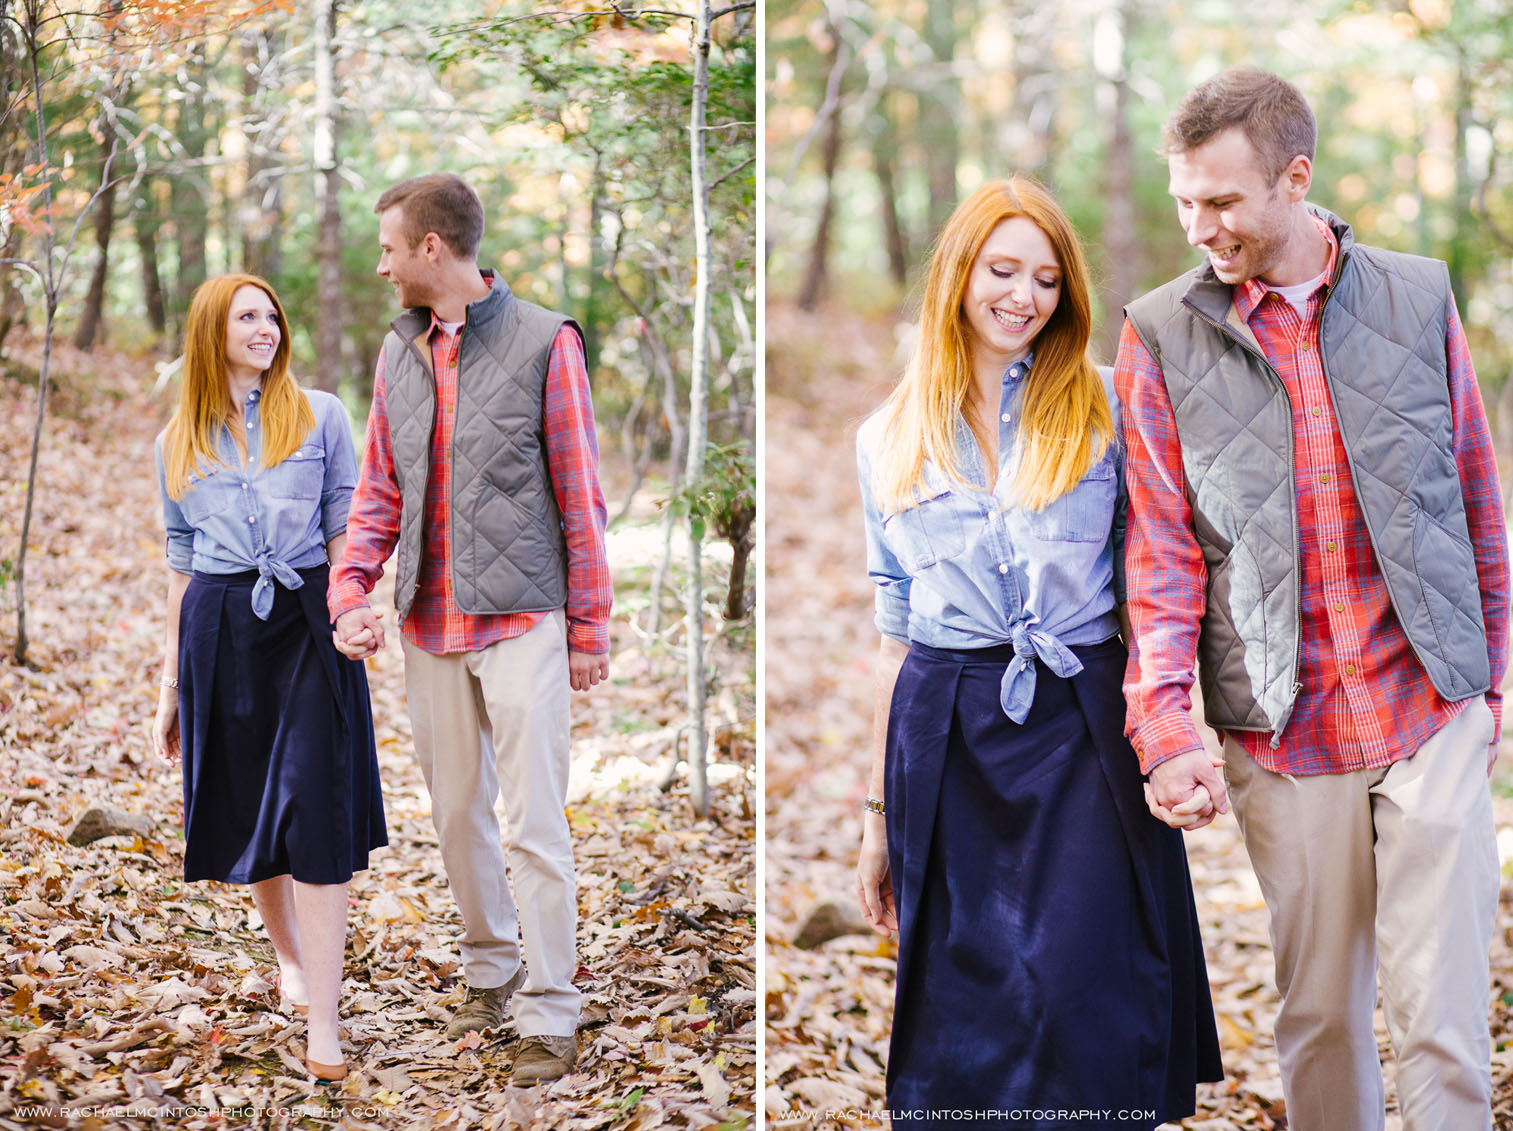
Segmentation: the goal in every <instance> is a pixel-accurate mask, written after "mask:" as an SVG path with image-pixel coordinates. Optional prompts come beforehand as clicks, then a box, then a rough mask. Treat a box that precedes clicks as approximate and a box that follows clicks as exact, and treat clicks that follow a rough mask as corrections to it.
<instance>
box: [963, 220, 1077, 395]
mask: <svg viewBox="0 0 1513 1131" xmlns="http://www.w3.org/2000/svg"><path fill="white" fill-rule="evenodd" d="M1060 300H1061V264H1060V263H1058V262H1057V261H1056V253H1055V252H1054V251H1053V250H1052V249H1051V241H1050V240H1049V239H1048V238H1047V237H1046V234H1045V233H1044V232H1043V231H1041V230H1040V228H1039V227H1038V226H1037V225H1036V224H1035V222H1034V221H1033V220H1030V219H1028V218H1027V217H1024V216H1014V217H1012V218H1010V219H1008V220H1004V221H1002V222H1001V223H1000V224H999V225H998V226H997V227H996V228H994V229H993V230H992V232H990V233H989V234H988V238H987V239H986V240H984V241H983V245H982V248H981V250H979V251H978V253H977V258H976V259H974V260H973V261H972V271H971V274H970V275H969V276H968V277H967V289H966V294H965V296H964V297H963V298H962V313H963V314H965V315H966V319H967V325H968V326H970V327H971V329H972V355H973V360H974V362H975V363H976V364H977V365H978V366H979V367H982V366H990V367H993V368H996V369H997V370H998V371H999V372H1002V371H1003V370H1005V369H1007V368H1008V367H1009V366H1010V365H1012V364H1013V363H1014V362H1016V361H1019V360H1021V359H1022V358H1023V357H1025V356H1026V355H1027V354H1028V353H1029V352H1030V347H1031V345H1032V344H1033V343H1034V341H1035V336H1036V335H1037V334H1039V333H1040V331H1041V330H1042V329H1044V328H1045V324H1046V323H1047V322H1048V321H1049V320H1050V317H1051V314H1052V312H1054V311H1055V309H1056V304H1057V303H1058V302H1059V301H1060Z"/></svg>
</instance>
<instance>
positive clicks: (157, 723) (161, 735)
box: [152, 687, 183, 765]
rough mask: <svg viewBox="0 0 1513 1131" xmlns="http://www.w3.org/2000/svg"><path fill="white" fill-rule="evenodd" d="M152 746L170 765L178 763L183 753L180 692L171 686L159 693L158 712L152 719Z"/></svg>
mask: <svg viewBox="0 0 1513 1131" xmlns="http://www.w3.org/2000/svg"><path fill="white" fill-rule="evenodd" d="M152 748H153V750H155V751H156V752H157V755H158V757H159V758H162V759H163V760H164V761H165V762H167V763H168V764H169V765H175V764H177V763H178V760H179V758H180V756H181V755H182V753H183V752H182V750H181V749H180V747H179V693H178V692H177V691H176V690H174V689H173V688H171V687H165V688H163V689H162V690H161V691H160V692H159V693H158V714H157V717H156V718H155V719H153V721H152Z"/></svg>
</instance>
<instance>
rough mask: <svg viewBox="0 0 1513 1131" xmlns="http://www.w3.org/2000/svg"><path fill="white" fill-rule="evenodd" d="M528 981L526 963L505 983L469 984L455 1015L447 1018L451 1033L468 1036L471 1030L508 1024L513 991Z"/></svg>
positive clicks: (479, 1030)
mask: <svg viewBox="0 0 1513 1131" xmlns="http://www.w3.org/2000/svg"><path fill="white" fill-rule="evenodd" d="M524 982H525V967H524V966H522V967H521V968H520V969H519V970H516V971H515V976H514V977H513V978H511V979H510V980H509V981H508V982H506V983H505V984H504V985H502V986H495V987H494V988H493V989H491V990H481V989H474V988H473V987H472V986H469V987H468V992H467V995H466V996H465V997H464V998H463V999H462V1004H461V1005H459V1006H458V1007H457V1012H456V1013H454V1014H452V1019H451V1020H450V1021H448V1022H447V1036H448V1037H465V1036H467V1035H468V1034H469V1033H473V1032H477V1033H482V1032H483V1031H484V1030H485V1029H497V1028H498V1027H499V1026H500V1025H502V1024H504V1009H505V1006H507V1005H509V1003H510V995H511V994H513V993H514V992H515V991H516V990H518V989H519V988H520V987H521V985H523V984H524Z"/></svg>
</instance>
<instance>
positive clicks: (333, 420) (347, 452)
mask: <svg viewBox="0 0 1513 1131" xmlns="http://www.w3.org/2000/svg"><path fill="white" fill-rule="evenodd" d="M321 399H322V401H323V402H324V404H325V407H324V409H323V412H322V419H321V422H320V428H321V447H322V449H323V450H324V451H325V453H326V466H325V478H324V481H323V482H322V484H321V493H320V528H321V536H322V540H323V541H326V542H330V541H331V539H333V538H335V537H336V536H337V535H339V534H341V533H343V532H344V531H345V530H346V529H347V513H348V511H349V510H350V509H351V506H352V491H353V489H354V488H355V487H356V486H357V454H356V452H355V450H354V449H353V447H352V425H351V424H350V423H349V422H348V420H347V410H346V406H345V405H343V404H342V402H341V401H340V400H339V399H337V398H336V397H330V398H329V399H328V398H324V397H323V398H321Z"/></svg>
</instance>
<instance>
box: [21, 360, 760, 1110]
mask: <svg viewBox="0 0 1513 1131" xmlns="http://www.w3.org/2000/svg"><path fill="white" fill-rule="evenodd" d="M57 359H58V360H59V361H61V368H62V370H63V372H64V373H65V377H64V380H63V381H62V382H61V384H60V387H58V388H56V389H55V391H54V393H53V396H52V398H51V401H50V406H49V420H48V424H47V432H46V435H45V438H44V441H43V446H42V452H41V457H40V459H41V463H40V470H39V489H38V494H37V502H36V512H35V514H34V517H33V525H32V534H31V546H30V550H29V556H28V561H27V594H28V629H29V636H30V639H31V649H30V657H29V659H30V660H31V663H32V665H33V666H30V667H19V666H17V665H16V664H15V663H14V660H13V657H12V651H13V645H14V624H15V595H14V588H13V587H12V586H11V585H10V584H6V585H5V586H4V587H3V588H0V618H3V620H4V622H5V623H4V625H3V628H0V644H3V647H4V656H3V658H0V764H3V765H4V767H5V770H6V772H5V774H4V776H3V779H0V1128H4V1129H8V1128H17V1127H60V1128H61V1127H71V1128H85V1129H87V1131H101V1129H105V1128H149V1127H150V1128H166V1127H175V1128H200V1127H227V1126H248V1127H258V1128H264V1127H265V1128H292V1127H301V1128H306V1127H308V1128H319V1127H343V1128H459V1129H461V1128H469V1129H471V1128H545V1127H553V1128H558V1127H560V1128H574V1129H581V1131H591V1129H595V1128H636V1129H642V1128H645V1129H650V1128H656V1127H664V1126H665V1127H688V1128H706V1127H718V1128H732V1129H733V1128H740V1127H744V1126H746V1125H747V1124H748V1123H749V1122H750V1119H751V1116H752V1112H753V1108H754V1092H755V1078H756V1028H755V1014H756V996H757V995H756V971H755V941H754V940H755V906H754V895H755V890H754V889H755V867H754V864H755V848H754V798H753V790H754V782H755V770H754V767H755V753H754V747H755V725H754V716H755V711H754V707H753V697H754V688H755V680H754V673H753V668H752V660H751V649H750V647H749V640H750V636H749V630H748V632H747V636H746V637H745V640H744V646H743V641H742V640H741V639H740V638H737V639H735V640H734V641H733V642H732V641H731V640H727V639H725V638H724V637H726V636H729V635H731V633H732V629H730V628H728V627H724V626H723V622H722V619H721V618H720V617H719V615H718V613H717V612H715V611H714V608H715V605H716V603H717V602H718V601H719V600H720V599H721V598H722V597H723V593H722V592H720V591H718V589H717V582H718V580H719V574H720V572H721V570H720V569H719V568H715V569H712V570H711V571H710V572H711V573H713V574H715V575H716V576H715V577H714V579H713V581H712V588H711V593H710V612H708V613H707V614H706V622H707V623H708V624H709V626H710V631H711V632H712V633H713V632H718V633H721V634H722V635H721V636H720V637H716V638H712V640H711V641H709V642H707V643H706V652H707V653H710V654H713V655H714V656H716V657H718V661H719V662H718V666H717V668H716V670H714V671H712V672H711V675H710V680H711V683H712V685H713V693H712V695H711V705H712V706H711V719H710V723H711V730H712V731H714V732H715V733H716V734H717V741H716V745H715V748H714V750H713V752H712V755H711V773H710V782H711V784H710V815H709V817H708V818H706V819H703V820H697V819H695V818H694V816H693V814H692V810H691V806H690V804H689V799H688V790H687V786H686V779H680V780H679V782H677V783H676V784H674V786H673V787H672V788H671V789H670V790H668V791H666V792H663V791H662V790H661V789H659V784H660V779H662V778H663V776H664V772H665V769H666V766H667V764H668V759H669V757H670V754H671V751H672V748H673V743H674V742H675V741H676V740H677V737H678V734H679V731H680V728H681V723H682V719H683V680H684V675H683V669H682V662H681V653H680V651H679V650H678V644H679V639H680V634H681V632H682V628H681V623H682V622H681V619H680V618H678V617H677V616H676V614H675V613H674V614H673V615H672V616H670V617H668V618H667V623H668V624H669V626H670V627H669V629H668V630H667V632H665V633H664V637H665V638H666V642H665V643H659V642H657V641H650V640H647V639H645V638H644V637H643V634H641V633H640V632H639V631H638V629H637V627H636V626H635V624H634V623H633V622H632V620H631V619H630V617H629V616H628V615H627V614H626V612H625V610H627V609H629V610H632V611H634V609H635V608H636V607H638V606H639V607H641V608H644V607H645V605H646V603H647V593H646V584H645V581H644V580H639V579H641V578H644V577H645V576H648V575H649V574H650V569H649V568H647V564H648V561H649V560H651V559H650V558H649V557H647V555H649V554H654V553H655V552H657V551H659V550H660V543H661V540H660V537H658V536H657V534H656V528H655V523H656V512H655V508H654V507H653V506H652V505H651V504H650V503H649V502H648V501H646V500H638V502H637V508H636V509H635V510H633V511H632V517H631V521H630V523H629V525H628V526H627V527H626V528H625V530H624V532H623V533H622V532H620V531H616V532H611V543H610V557H611V566H612V568H613V570H614V571H615V574H616V581H617V588H619V589H620V593H619V594H618V596H619V598H620V602H619V609H618V611H617V615H616V618H615V622H614V653H613V657H612V664H611V679H610V682H609V684H608V685H604V684H601V685H600V686H599V687H598V688H596V689H595V690H594V691H592V692H591V693H589V694H588V695H574V700H573V769H572V784H571V790H570V797H569V803H568V818H569V821H570V826H571V828H572V832H573V837H574V844H575V855H576V862H577V869H578V884H579V886H578V908H579V926H578V939H579V955H578V958H579V963H580V965H579V969H578V972H577V976H576V978H575V983H576V984H577V986H578V987H579V989H580V990H581V991H582V993H583V1016H582V1024H581V1028H580V1033H579V1058H578V1066H577V1069H576V1070H575V1071H574V1072H573V1073H572V1074H570V1075H569V1076H567V1077H565V1078H564V1079H562V1080H560V1081H557V1082H555V1083H552V1084H549V1085H541V1086H538V1087H535V1088H528V1089H521V1088H513V1087H510V1086H509V1083H508V1080H509V1070H510V1064H511V1061H512V1059H513V1056H514V1051H515V1045H516V1041H515V1040H514V1033H513V1029H512V1027H511V1026H510V1025H509V1024H508V1023H507V1024H506V1025H505V1027H504V1028H503V1030H502V1032H501V1035H496V1036H493V1037H488V1038H482V1039H480V1038H477V1037H470V1038H468V1039H467V1040H464V1041H448V1040H446V1039H445V1038H444V1037H443V1036H442V1035H441V1027H442V1025H443V1023H444V1021H445V1019H446V1018H447V1016H448V1015H449V1013H450V1009H451V1007H452V1006H453V1005H455V1003H456V1002H457V1001H459V1000H460V999H461V993H462V971H461V966H460V963H459V959H458V952H457V938H458V936H459V935H460V932H461V921H460V918H459V917H458V915H457V912H456V908H455V905H454V904H453V902H452V900H451V896H450V894H449V892H448V890H447V887H446V881H445V873H444V871H443V868H442V864H441V859H440V855H439V852H438V849H437V843H436V837H435V832H434V830H433V829H432V827H431V823H430V813H429V805H428V801H427V795H426V791H425V787H424V784H423V781H422V779H421V776H420V773H419V770H418V768H417V766H416V765H415V762H414V759H413V757H412V754H411V749H410V736H409V730H408V719H407V717H406V715H405V710H404V692H403V670H402V658H401V656H400V652H399V648H398V636H399V634H398V632H397V631H394V630H393V623H394V622H393V613H392V604H389V605H387V606H386V607H385V611H386V612H387V614H388V616H387V622H386V623H387V624H388V625H389V627H390V629H391V631H390V633H389V645H388V647H387V648H386V650H385V651H384V652H382V653H381V654H380V655H378V656H377V657H375V658H374V659H373V660H372V661H370V662H369V667H368V674H369V681H370V684H371V688H372V697H373V705H374V714H375V725H376V732H377V737H378V747H379V764H380V769H381V772H382V779H383V789H384V797H385V812H386V816H387V818H388V826H389V840H390V847H389V848H387V849H381V850H378V851H377V852H375V853H373V855H372V857H371V859H370V866H369V868H368V870H367V871H366V872H362V873H358V874H357V875H356V876H355V877H354V879H353V881H352V884H351V888H350V892H351V909H350V917H349V927H348V931H349V933H348V941H347V951H346V968H345V978H344V982H343V998H342V1033H343V1042H344V1048H345V1052H346V1057H347V1062H348V1064H349V1066H350V1067H351V1068H352V1070H353V1071H352V1073H351V1075H350V1076H349V1077H348V1079H347V1080H346V1081H345V1082H344V1083H343V1084H340V1085H329V1086H320V1087H317V1086H315V1085H313V1084H312V1083H311V1082H310V1081H309V1080H308V1078H307V1077H306V1076H305V1073H304V1070H303V1063H302V1062H303V1056H304V1031H303V1023H302V1022H300V1021H298V1020H297V1019H295V1018H294V1017H292V1016H291V1015H290V1014H289V1013H287V1012H284V1011H283V1010H281V1008H280V1004H279V996H278V990H277V986H276V982H277V973H278V968H277V965H276V963H275V962H274V960H273V954H272V950H271V948H270V947H269V945H268V943H267V939H266V936H265V935H264V934H263V932H262V931H261V924H260V922H259V921H258V918H257V914H256V911H255V909H254V908H253V906H252V903H251V900H250V897H249V895H248V891H247V889H246V888H245V887H238V886H233V885H225V884H217V883H194V884H186V883H184V882H183V881H182V878H181V877H182V856H183V839H182V828H181V823H182V798H181V793H180V790H181V784H180V778H179V775H178V773H177V771H176V770H170V769H169V768H168V767H166V766H165V765H163V764H162V763H161V762H159V761H158V760H157V759H156V757H155V756H154V755H153V754H152V753H151V743H150V727H151V719H152V715H153V712H154V710H155V707H156V702H157V676H158V671H159V667H160V658H161V633H162V603H163V592H164V566H163V560H162V546H161V539H162V526H161V519H160V518H159V508H158V501H157V488H156V482H155V479H154V476H153V470H152V468H153V460H152V440H153V437H154V435H155V433H156V431H157V429H158V428H159V427H160V426H161V423H162V421H163V420H164V419H166V415H167V411H168V406H167V405H166V402H165V400H164V399H163V398H162V397H159V398H156V399H154V398H153V397H152V396H151V395H150V394H149V393H148V392H147V385H148V380H147V379H144V378H143V377H142V376H141V373H142V370H144V369H147V368H149V367H148V366H146V365H144V364H143V363H141V362H139V361H136V360H133V359H131V358H127V357H122V356H116V355H110V354H104V355H102V354H100V353H97V354H95V355H94V356H93V357H92V358H87V359H86V358H83V357H81V356H78V355H74V354H72V353H71V352H70V351H69V350H68V348H67V347H66V346H64V347H60V349H59V353H58V355H57ZM95 374H109V376H96V375H95ZM35 395H36V394H35V388H34V386H33V387H25V386H22V385H20V384H19V383H18V382H16V381H14V380H9V379H7V380H3V381H0V418H3V419H4V420H6V421H8V422H10V423H9V426H8V427H6V428H5V429H4V430H0V559H4V560H3V562H0V569H3V574H0V576H5V577H8V576H9V569H8V567H9V564H10V562H9V558H8V557H7V556H6V555H9V554H12V553H14V548H15V545H16V539H17V537H18V535H19V525H20V516H21V511H22V505H21V504H22V500H23V498H24V492H25V476H26V466H27V459H28V456H29V444H30V432H31V430H30V428H29V427H25V426H23V422H27V423H29V422H30V420H31V419H32V416H33V414H34V412H35ZM607 463H608V461H607ZM606 489H607V491H608V490H609V487H608V485H607V488H606ZM638 514H639V519H638V518H637V515H638ZM676 545H677V542H675V546H676ZM722 548H723V547H713V548H711V558H713V559H716V560H717V561H725V562H728V553H727V554H726V556H725V558H724V559H720V558H719V550H720V549H722ZM643 558H645V559H646V560H643ZM674 566H675V569H676V568H677V562H676V559H675V562H674ZM638 586H639V589H638V588H637V587H638ZM390 600H391V599H390V597H389V596H388V592H387V587H386V586H381V587H380V591H379V592H378V593H377V594H375V602H376V604H378V605H380V606H384V603H385V602H387V601H390ZM737 631H738V630H737ZM669 645H670V646H669ZM647 736H652V737H651V738H648V737H647ZM95 806H102V807H104V806H108V807H114V808H115V809H118V810H122V811H124V812H126V813H129V814H134V815H139V816H142V815H145V816H146V817H148V818H150V819H151V822H152V825H151V831H150V832H149V833H147V834H146V835H141V834H134V835H123V836H114V837H107V838H105V839H101V840H97V841H95V842H94V843H93V844H89V845H88V846H86V847H75V846H73V845H71V844H69V843H68V839H67V838H68V834H69V831H70V829H71V827H72V826H73V824H74V822H75V820H76V819H77V818H78V817H79V816H80V815H81V814H82V813H84V812H85V810H87V809H89V808H91V807H95Z"/></svg>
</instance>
